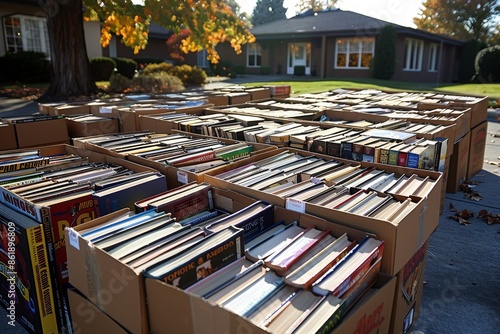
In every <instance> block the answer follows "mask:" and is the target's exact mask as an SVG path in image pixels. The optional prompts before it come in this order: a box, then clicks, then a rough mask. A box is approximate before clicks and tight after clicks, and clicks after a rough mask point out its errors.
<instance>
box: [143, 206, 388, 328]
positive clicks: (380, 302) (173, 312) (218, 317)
mask: <svg viewBox="0 0 500 334" xmlns="http://www.w3.org/2000/svg"><path fill="white" fill-rule="evenodd" d="M275 220H276V221H279V220H283V221H284V222H285V223H291V222H293V221H297V222H298V224H299V225H300V226H302V227H308V226H314V227H315V228H318V229H321V230H330V233H331V234H332V235H333V236H335V237H338V236H340V235H342V234H343V233H347V234H348V236H349V237H350V238H351V239H356V240H360V239H361V238H363V237H364V236H365V235H366V233H365V232H362V231H359V230H356V229H352V228H349V227H345V226H342V225H338V224H334V223H331V222H329V221H327V220H324V219H321V218H318V217H314V216H311V215H308V214H301V213H298V212H294V211H291V210H287V209H284V208H279V207H275ZM145 284H146V297H147V305H148V313H149V323H150V329H151V332H153V333H203V334H210V333H213V334H216V333H268V332H267V331H265V330H264V329H262V328H260V327H257V326H256V325H254V324H253V323H251V322H249V321H248V320H246V319H244V318H242V317H240V316H238V315H235V314H234V313H232V312H230V311H227V310H225V309H223V308H222V307H220V306H218V305H216V304H213V303H211V302H208V301H206V300H204V299H202V298H200V297H199V296H197V295H195V294H192V293H188V292H184V291H183V290H181V289H179V288H176V287H174V286H172V285H167V284H165V283H164V282H162V281H159V280H156V279H152V278H146V279H145ZM394 291H395V278H394V277H392V276H389V275H385V274H380V275H379V279H378V281H377V283H376V284H375V286H374V290H373V291H372V293H373V294H372V295H371V297H370V298H368V299H365V300H361V301H360V303H357V304H356V305H355V306H354V307H353V309H352V310H351V311H349V312H348V313H347V315H346V318H345V319H344V320H343V321H342V322H341V323H340V324H339V327H338V329H336V330H334V333H339V334H340V333H346V332H348V331H350V332H354V331H355V330H356V326H357V325H358V323H360V322H363V321H364V319H365V320H366V319H367V317H375V318H374V320H378V322H377V324H376V325H377V328H379V333H389V332H388V330H389V324H390V315H391V312H392V303H393V298H394Z"/></svg>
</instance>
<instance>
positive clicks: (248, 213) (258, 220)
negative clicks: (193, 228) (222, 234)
mask: <svg viewBox="0 0 500 334" xmlns="http://www.w3.org/2000/svg"><path fill="white" fill-rule="evenodd" d="M273 224H274V206H273V205H272V204H269V203H267V202H264V201H257V202H255V203H253V204H250V205H248V206H246V207H245V208H243V209H241V210H239V211H236V212H234V213H232V214H230V215H229V216H227V217H224V218H222V219H220V220H217V221H215V222H213V223H212V224H208V225H207V226H205V228H204V230H205V231H206V232H207V233H208V234H210V233H214V232H218V231H220V230H223V229H225V228H228V227H230V226H235V227H238V228H241V229H243V231H244V240H245V243H248V242H249V241H251V240H252V239H253V238H255V237H256V236H258V235H259V234H260V233H261V232H262V231H264V230H266V229H267V228H269V227H270V226H272V225H273Z"/></svg>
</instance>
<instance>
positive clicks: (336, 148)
mask: <svg viewBox="0 0 500 334" xmlns="http://www.w3.org/2000/svg"><path fill="white" fill-rule="evenodd" d="M341 148H342V145H341V144H340V143H339V142H326V154H327V155H330V156H332V157H337V158H340V157H341V156H342V151H341Z"/></svg>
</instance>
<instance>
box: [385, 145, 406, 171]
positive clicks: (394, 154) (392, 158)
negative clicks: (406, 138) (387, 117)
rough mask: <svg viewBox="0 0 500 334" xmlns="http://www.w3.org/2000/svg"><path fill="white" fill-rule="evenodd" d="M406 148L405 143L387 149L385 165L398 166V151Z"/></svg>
mask: <svg viewBox="0 0 500 334" xmlns="http://www.w3.org/2000/svg"><path fill="white" fill-rule="evenodd" d="M407 146H408V144H406V143H399V144H398V145H395V146H392V147H391V148H390V149H389V161H388V162H387V163H388V164H389V165H394V166H396V165H397V164H398V157H399V151H400V150H402V149H403V148H405V147H407Z"/></svg>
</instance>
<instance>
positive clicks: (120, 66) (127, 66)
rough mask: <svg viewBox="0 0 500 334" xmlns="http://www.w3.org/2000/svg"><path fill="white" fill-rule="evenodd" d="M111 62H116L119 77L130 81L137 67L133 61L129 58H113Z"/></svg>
mask: <svg viewBox="0 0 500 334" xmlns="http://www.w3.org/2000/svg"><path fill="white" fill-rule="evenodd" d="M113 60H114V61H115V62H116V71H117V72H118V73H120V74H121V75H124V76H126V77H127V78H129V79H132V78H133V77H134V75H135V74H136V73H137V68H138V65H137V62H136V61H135V60H133V59H130V58H113Z"/></svg>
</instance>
